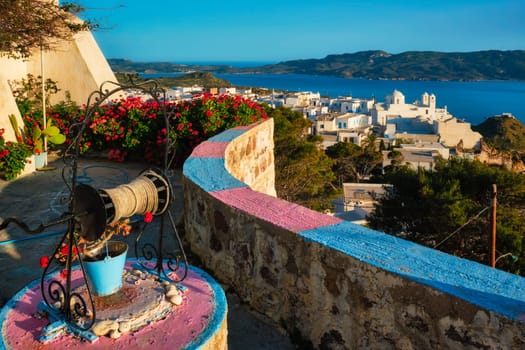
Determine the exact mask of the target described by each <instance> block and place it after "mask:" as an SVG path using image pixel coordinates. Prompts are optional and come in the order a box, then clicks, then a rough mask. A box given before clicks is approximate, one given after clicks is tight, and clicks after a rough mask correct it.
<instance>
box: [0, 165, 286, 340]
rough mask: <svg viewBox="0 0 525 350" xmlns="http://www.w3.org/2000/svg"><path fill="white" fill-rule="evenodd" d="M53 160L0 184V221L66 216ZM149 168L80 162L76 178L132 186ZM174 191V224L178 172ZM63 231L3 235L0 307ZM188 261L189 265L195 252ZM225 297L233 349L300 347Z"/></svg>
mask: <svg viewBox="0 0 525 350" xmlns="http://www.w3.org/2000/svg"><path fill="white" fill-rule="evenodd" d="M49 160H50V162H49V165H50V168H54V169H51V170H45V171H37V172H35V173H33V174H30V175H26V176H24V177H21V178H19V179H17V180H15V181H11V182H6V181H2V180H0V221H2V220H3V219H5V218H8V217H12V216H16V217H18V218H19V219H20V220H22V221H24V222H26V223H27V224H28V226H29V227H30V228H35V227H37V226H38V225H39V224H40V223H45V222H50V221H52V220H54V219H57V218H58V217H59V216H60V215H61V214H62V213H63V212H64V210H65V209H66V207H65V204H64V200H65V199H66V198H67V195H68V190H67V187H66V185H65V183H64V181H63V180H62V168H63V165H64V164H63V162H62V160H61V159H53V158H52V157H50V158H49ZM146 168H148V165H146V164H140V163H133V162H126V163H113V162H108V161H106V160H102V159H91V158H88V159H82V160H81V161H80V162H79V167H78V175H79V176H80V178H81V179H82V182H85V183H87V184H89V185H91V186H93V187H95V188H113V187H116V186H117V185H119V184H124V183H128V182H130V181H131V180H133V179H134V178H135V177H136V176H137V175H138V173H139V172H140V171H142V170H144V169H146ZM173 189H174V192H175V193H174V194H175V201H174V203H172V210H173V212H172V213H173V215H174V218H175V221H177V222H181V221H182V218H183V210H184V205H183V191H182V181H181V172H180V171H178V172H176V173H175V174H174V179H173ZM64 229H65V227H64V226H62V227H60V226H55V227H51V228H49V229H48V230H46V231H44V233H42V234H40V235H37V236H31V235H28V234H26V233H24V232H23V231H21V230H19V229H18V228H17V227H16V226H13V225H10V226H9V227H8V228H7V229H5V230H2V231H0V281H1V285H2V288H0V307H2V306H3V305H4V304H5V303H6V302H7V301H8V300H9V299H10V298H11V297H12V296H13V295H14V294H15V293H16V292H18V291H19V290H20V289H21V288H23V287H24V286H25V285H26V284H28V283H29V282H31V281H33V280H35V279H39V278H40V277H41V273H42V269H41V268H40V265H39V259H40V257H41V256H43V255H49V254H50V253H51V250H52V249H53V248H54V246H55V245H56V244H57V243H58V241H59V239H60V238H61V237H62V235H61V232H63V231H64ZM168 238H169V239H168V240H167V241H168V243H167V244H168V245H169V244H174V240H173V238H174V237H168ZM130 239H133V238H130ZM189 259H190V263H191V254H190V257H189ZM226 296H227V299H228V347H229V349H230V350H237V349H253V350H258V349H261V350H264V349H272V350H280V349H285V350H286V349H295V348H296V347H295V346H294V345H292V343H291V341H290V340H289V338H288V336H287V335H286V334H285V333H284V332H282V330H280V329H279V328H278V327H276V325H275V324H273V323H272V322H270V321H269V320H268V319H266V318H265V317H264V316H263V315H260V314H258V313H256V312H254V311H253V310H251V309H250V308H249V307H247V306H246V305H244V304H243V303H242V302H241V301H240V299H239V298H238V297H237V296H236V295H235V294H234V293H231V292H229V291H226Z"/></svg>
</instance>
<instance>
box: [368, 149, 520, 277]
mask: <svg viewBox="0 0 525 350" xmlns="http://www.w3.org/2000/svg"><path fill="white" fill-rule="evenodd" d="M384 179H385V181H386V182H388V183H391V184H393V185H394V191H393V192H392V193H391V194H389V195H387V196H386V197H384V198H382V199H380V201H379V203H378V204H377V205H376V206H375V209H374V211H373V212H372V214H371V215H370V216H369V217H368V222H369V225H370V226H371V227H372V228H374V229H377V230H381V231H384V232H386V233H390V234H393V235H395V236H399V237H403V238H406V239H409V240H411V241H415V242H417V243H420V244H423V245H427V246H430V247H433V248H437V249H440V250H443V251H445V252H447V253H450V254H453V255H456V256H460V257H463V258H467V259H470V260H475V261H478V262H481V263H487V261H488V256H487V254H488V247H489V246H488V241H489V233H490V218H489V212H490V210H489V209H490V206H491V196H492V193H491V191H492V184H496V185H497V188H498V197H497V199H498V207H497V244H496V245H497V250H498V255H502V254H505V253H511V255H512V256H516V257H518V261H517V262H513V261H512V260H505V261H502V262H501V265H498V267H500V268H505V269H506V270H507V271H509V272H513V273H517V274H520V273H521V274H523V273H524V272H525V250H524V248H525V216H524V215H523V214H524V213H525V179H524V177H523V175H520V174H516V173H513V172H511V171H507V170H505V169H501V168H494V167H489V166H487V165H485V164H482V163H481V162H479V161H470V160H467V159H461V158H452V159H451V160H449V161H444V160H442V161H440V162H438V164H437V165H436V167H435V169H434V171H427V170H423V169H420V170H418V171H415V170H412V169H410V168H408V167H407V166H403V165H394V166H392V167H391V168H390V169H388V171H387V172H386V174H385V175H384Z"/></svg>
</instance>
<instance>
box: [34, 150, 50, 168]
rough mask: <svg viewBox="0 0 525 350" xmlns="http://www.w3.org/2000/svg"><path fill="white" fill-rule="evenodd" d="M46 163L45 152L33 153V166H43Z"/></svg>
mask: <svg viewBox="0 0 525 350" xmlns="http://www.w3.org/2000/svg"><path fill="white" fill-rule="evenodd" d="M46 163H47V152H41V153H40V154H35V168H37V169H39V168H43V167H45V166H46Z"/></svg>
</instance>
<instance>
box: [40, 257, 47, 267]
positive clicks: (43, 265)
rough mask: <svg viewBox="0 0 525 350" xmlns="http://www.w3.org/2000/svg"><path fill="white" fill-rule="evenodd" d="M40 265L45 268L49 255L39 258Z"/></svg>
mask: <svg viewBox="0 0 525 350" xmlns="http://www.w3.org/2000/svg"><path fill="white" fill-rule="evenodd" d="M40 266H41V267H43V268H46V267H48V266H49V257H48V256H47V255H44V256H43V257H41V258H40Z"/></svg>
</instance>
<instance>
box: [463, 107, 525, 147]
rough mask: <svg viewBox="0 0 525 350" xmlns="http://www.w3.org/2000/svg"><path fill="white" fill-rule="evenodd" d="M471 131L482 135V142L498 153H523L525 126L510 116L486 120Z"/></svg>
mask: <svg viewBox="0 0 525 350" xmlns="http://www.w3.org/2000/svg"><path fill="white" fill-rule="evenodd" d="M472 129H473V130H474V131H477V132H479V133H480V134H481V135H483V140H484V141H485V142H486V143H487V144H489V145H490V146H492V147H494V148H495V149H497V150H498V151H502V152H509V151H517V152H518V153H521V154H523V153H525V125H524V124H523V123H522V122H520V121H519V120H518V119H516V118H514V117H512V116H511V115H501V116H494V117H490V118H487V119H486V120H485V121H484V122H483V123H481V124H479V125H476V126H473V127H472Z"/></svg>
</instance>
